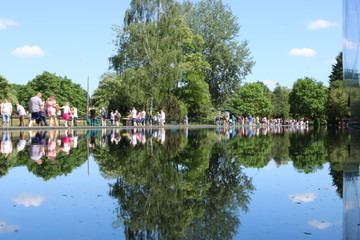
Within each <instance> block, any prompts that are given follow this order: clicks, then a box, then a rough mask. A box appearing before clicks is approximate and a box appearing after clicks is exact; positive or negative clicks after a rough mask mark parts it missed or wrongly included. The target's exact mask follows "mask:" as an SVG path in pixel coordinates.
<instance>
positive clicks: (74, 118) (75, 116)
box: [71, 107, 79, 126]
mask: <svg viewBox="0 0 360 240" xmlns="http://www.w3.org/2000/svg"><path fill="white" fill-rule="evenodd" d="M78 117H79V116H78V110H77V108H76V107H72V108H71V120H72V122H73V126H77V119H78Z"/></svg>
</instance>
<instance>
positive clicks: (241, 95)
mask: <svg viewBox="0 0 360 240" xmlns="http://www.w3.org/2000/svg"><path fill="white" fill-rule="evenodd" d="M233 110H234V112H235V113H238V114H241V115H244V116H248V115H253V116H259V117H265V116H266V117H269V116H270V115H271V113H272V111H273V106H272V104H271V101H270V99H269V98H268V97H267V96H266V92H265V88H264V85H263V84H261V83H259V82H256V83H245V84H244V86H242V87H241V88H240V90H238V91H237V93H236V96H235V97H234V100H233Z"/></svg>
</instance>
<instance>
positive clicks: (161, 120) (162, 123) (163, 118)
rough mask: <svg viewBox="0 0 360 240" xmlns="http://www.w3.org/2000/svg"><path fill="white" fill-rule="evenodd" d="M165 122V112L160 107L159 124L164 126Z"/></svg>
mask: <svg viewBox="0 0 360 240" xmlns="http://www.w3.org/2000/svg"><path fill="white" fill-rule="evenodd" d="M164 124H165V112H164V111H163V110H162V109H161V111H160V125H161V126H164Z"/></svg>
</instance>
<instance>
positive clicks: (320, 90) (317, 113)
mask: <svg viewBox="0 0 360 240" xmlns="http://www.w3.org/2000/svg"><path fill="white" fill-rule="evenodd" d="M326 100H327V90H326V88H325V86H324V85H323V84H322V82H319V81H316V80H315V79H313V78H308V77H305V78H302V79H301V78H300V79H298V80H297V81H296V82H295V83H294V85H293V89H292V91H291V93H290V96H289V103H290V112H291V114H292V116H293V117H295V118H305V117H309V118H311V119H313V120H315V121H317V122H319V121H320V119H324V118H325V108H326Z"/></svg>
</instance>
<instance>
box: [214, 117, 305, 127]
mask: <svg viewBox="0 0 360 240" xmlns="http://www.w3.org/2000/svg"><path fill="white" fill-rule="evenodd" d="M215 123H216V125H217V126H221V125H225V126H234V125H275V126H279V125H291V126H307V125H309V121H308V120H306V119H300V120H294V119H289V120H284V119H282V118H272V119H268V118H266V117H263V118H259V117H253V116H252V115H249V116H246V117H243V116H238V117H236V116H235V115H233V114H232V115H231V116H230V117H229V116H228V115H225V116H224V117H219V116H217V117H216V118H215Z"/></svg>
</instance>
